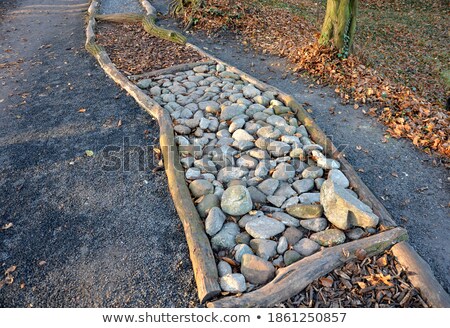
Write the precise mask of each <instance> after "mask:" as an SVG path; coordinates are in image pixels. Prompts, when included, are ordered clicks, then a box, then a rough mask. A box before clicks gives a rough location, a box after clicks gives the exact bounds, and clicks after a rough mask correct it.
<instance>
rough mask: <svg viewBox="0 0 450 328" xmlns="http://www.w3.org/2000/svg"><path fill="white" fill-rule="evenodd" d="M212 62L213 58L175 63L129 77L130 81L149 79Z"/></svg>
mask: <svg viewBox="0 0 450 328" xmlns="http://www.w3.org/2000/svg"><path fill="white" fill-rule="evenodd" d="M212 64H214V62H213V61H212V60H208V61H202V62H195V63H185V64H179V65H174V66H170V67H167V68H162V69H158V70H156V71H151V72H146V73H142V74H137V75H129V76H128V79H129V80H130V81H138V80H141V79H148V78H151V77H155V76H160V75H166V74H173V73H177V72H182V71H188V70H190V69H193V68H194V67H196V66H199V65H212Z"/></svg>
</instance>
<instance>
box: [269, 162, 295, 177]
mask: <svg viewBox="0 0 450 328" xmlns="http://www.w3.org/2000/svg"><path fill="white" fill-rule="evenodd" d="M294 177H295V169H294V167H293V166H292V165H291V164H288V163H285V162H283V163H280V164H278V165H277V167H276V168H275V171H274V172H273V173H272V178H273V179H277V180H280V181H286V180H289V179H293V178H294Z"/></svg>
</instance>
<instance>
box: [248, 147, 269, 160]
mask: <svg viewBox="0 0 450 328" xmlns="http://www.w3.org/2000/svg"><path fill="white" fill-rule="evenodd" d="M248 154H249V155H250V156H251V157H254V158H257V159H259V160H267V159H269V157H270V156H269V154H268V153H267V151H265V150H262V149H251V150H250V151H249V152H248Z"/></svg>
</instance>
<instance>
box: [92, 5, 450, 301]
mask: <svg viewBox="0 0 450 328" xmlns="http://www.w3.org/2000/svg"><path fill="white" fill-rule="evenodd" d="M141 3H142V5H143V6H144V8H145V9H146V11H147V17H148V16H149V15H151V16H152V17H154V16H153V15H155V16H156V10H155V9H154V7H153V6H151V5H150V3H148V1H147V0H141ZM97 7H98V1H97V0H92V1H91V5H90V7H89V9H88V13H89V21H88V25H87V27H86V49H87V50H88V51H89V52H90V53H91V54H92V55H93V56H94V57H95V58H96V59H97V60H98V61H99V63H100V66H101V67H102V68H103V69H104V70H105V72H106V73H107V74H108V75H109V76H110V77H111V78H112V79H113V80H114V81H115V82H116V83H118V84H119V85H120V86H121V87H122V88H124V89H125V90H126V91H128V92H129V93H130V94H131V95H132V96H133V97H134V98H135V100H136V101H137V102H138V104H139V105H140V106H141V107H143V108H144V110H145V111H146V112H148V113H149V114H150V115H152V116H153V117H155V118H156V119H157V121H158V124H159V126H160V144H161V148H162V151H163V158H164V166H165V170H166V174H167V177H168V182H169V189H170V192H171V195H172V199H173V201H174V204H175V207H176V209H177V212H178V214H179V216H180V220H181V221H182V223H183V227H184V231H185V235H186V238H187V242H188V246H189V251H190V257H191V261H192V265H193V269H194V276H195V280H196V283H197V290H198V296H199V299H200V302H201V303H204V302H206V301H209V300H211V299H212V298H214V297H215V296H217V295H218V294H219V293H220V287H219V285H218V274H217V267H216V264H215V260H214V255H213V253H212V250H211V246H210V242H209V239H208V237H207V236H206V234H205V231H204V228H203V224H202V222H201V219H200V217H199V215H198V212H197V210H196V208H195V205H194V204H193V202H192V199H191V196H190V192H189V189H188V188H187V185H186V182H185V179H184V170H183V169H182V167H181V164H180V162H179V157H178V150H177V147H176V145H175V142H174V133H173V126H172V120H171V118H170V115H169V114H168V113H167V112H166V111H165V110H164V109H163V108H162V107H161V106H159V104H157V103H156V102H154V101H153V100H152V99H151V98H150V97H148V96H147V95H146V94H145V93H144V92H142V91H141V90H140V89H139V88H138V87H136V86H135V85H134V84H133V83H131V82H130V81H129V79H127V78H126V77H125V76H124V75H122V73H120V72H119V71H118V70H117V68H115V66H114V65H113V63H112V62H111V60H110V59H109V56H108V54H107V53H106V51H105V50H104V49H103V48H102V47H101V46H98V45H97V44H96V42H95V33H94V30H95V26H96V22H95V12H96V10H97ZM153 23H154V20H153ZM146 30H147V29H146ZM147 32H148V31H147ZM149 33H150V32H149ZM156 36H158V37H162V36H160V35H156ZM172 41H173V40H172ZM186 46H187V47H190V48H192V49H193V50H195V51H197V52H199V53H200V54H202V55H203V56H205V57H207V58H210V59H211V60H213V61H214V62H216V63H221V64H223V65H225V66H226V67H227V70H229V71H231V72H234V73H236V74H238V75H239V76H240V77H241V79H243V80H245V81H247V82H249V83H252V84H254V85H255V86H257V87H258V88H260V89H261V90H264V91H273V92H276V93H277V94H278V98H279V99H280V100H282V101H284V102H285V103H286V105H287V106H289V107H292V108H293V109H294V110H295V111H296V116H297V118H298V119H299V121H300V122H302V123H303V124H304V125H305V127H306V129H307V130H308V133H309V134H310V135H311V138H312V139H313V140H314V141H315V142H317V143H319V144H321V145H322V146H324V150H325V153H326V155H328V156H330V157H332V158H335V159H338V160H339V161H340V162H341V164H342V168H341V169H342V171H343V172H344V173H345V174H346V176H347V178H348V179H349V180H350V183H351V186H352V187H353V188H354V189H355V190H356V191H357V192H358V194H359V195H360V197H361V198H362V199H363V200H365V201H368V202H369V203H370V204H372V208H373V210H374V212H375V214H377V215H378V216H379V217H380V224H381V226H382V227H383V228H384V229H387V231H384V232H381V233H378V234H376V235H374V236H371V237H367V238H364V239H362V240H359V241H356V242H361V241H365V242H370V241H372V239H369V238H381V239H383V238H385V237H386V236H391V237H392V238H391V240H389V241H386V240H385V241H384V242H382V243H379V244H377V245H378V246H377V245H372V246H373V247H375V248H374V249H371V248H369V252H368V254H377V253H379V252H381V251H383V250H385V249H388V248H390V247H391V246H392V245H394V244H396V243H397V242H402V245H403V246H401V248H400V247H398V248H397V251H396V254H394V255H395V256H396V257H397V260H398V261H399V262H400V263H401V264H402V265H405V266H406V267H413V268H415V270H416V271H415V272H414V275H415V276H416V277H418V279H411V278H410V279H411V282H412V283H413V285H414V286H415V287H416V288H417V289H419V290H420V291H421V293H422V296H424V298H425V300H426V301H427V302H428V303H429V304H430V305H431V306H433V307H450V306H449V304H450V301H449V297H448V294H446V293H445V291H444V290H443V288H442V287H441V286H440V285H439V283H438V282H437V280H436V278H435V277H434V276H433V274H432V272H431V270H430V269H429V266H428V265H427V264H426V262H425V261H424V260H423V259H422V258H420V256H419V255H418V254H417V253H416V252H415V251H414V250H413V249H412V247H410V246H409V244H407V242H406V241H403V240H406V239H407V233H406V230H404V229H402V228H396V224H395V221H394V220H393V218H392V217H391V215H390V214H389V212H388V211H387V210H386V208H385V207H384V205H383V204H382V203H381V202H380V201H379V200H378V199H377V198H376V197H375V195H373V193H372V192H371V191H370V189H369V188H368V187H367V186H366V185H365V184H364V183H363V182H362V180H361V179H360V178H359V176H358V175H357V173H356V171H355V170H354V169H353V168H352V166H351V165H350V164H349V163H348V161H347V160H346V159H345V158H344V157H343V156H342V154H340V153H339V152H338V151H337V149H336V147H335V146H334V145H333V143H332V142H331V140H330V139H329V138H328V137H327V136H326V135H325V133H324V132H323V131H322V130H321V129H320V128H319V127H318V126H317V125H316V123H315V122H314V121H313V120H312V118H311V117H310V116H309V114H308V113H307V112H306V110H305V109H304V108H303V106H302V105H301V104H299V103H298V102H297V101H296V100H295V99H294V98H293V97H292V96H290V95H288V94H286V93H285V92H283V91H281V90H280V89H278V88H276V87H273V86H271V85H268V84H266V83H264V82H262V81H260V80H258V79H256V78H254V77H252V76H250V75H248V74H246V73H244V72H242V71H241V70H239V69H237V68H236V67H233V66H231V65H229V64H227V63H225V62H223V61H221V60H220V59H218V58H216V57H214V56H212V55H210V54H209V53H207V52H205V51H203V50H202V49H200V48H198V47H197V46H195V45H193V44H190V43H186ZM197 64H199V63H197ZM169 71H170V68H169V69H168V70H167V71H166V72H169ZM174 71H175V70H174ZM174 71H172V72H174ZM147 74H149V77H151V76H155V75H152V72H149V73H147ZM166 74H167V73H166ZM352 243H355V242H350V243H346V244H343V245H340V246H335V247H333V248H329V249H326V250H324V251H322V252H320V253H317V254H320V255H323V252H325V251H329V253H332V251H336V250H337V249H338V248H336V247H341V248H342V249H347V247H349V246H350V245H349V244H352ZM352 245H354V244H352ZM339 249H340V248H339ZM398 249H401V251H399V250H398ZM375 251H376V252H375ZM344 253H345V252H344ZM347 253H348V252H347ZM313 256H314V255H313ZM317 256H318V257H319V255H317ZM311 257H312V256H311ZM347 257H351V256H347ZM408 258H414V259H415V262H414V264H411V263H410V262H408V260H407V259H408ZM306 259H308V258H306ZM306 259H305V260H306ZM310 260H314V258H312V259H310ZM316 260H317V259H316ZM302 261H304V260H302ZM302 261H299V262H296V263H294V264H292V265H290V266H288V267H286V268H284V269H282V270H280V274H282V273H283V272H284V271H286V272H288V273H286V274H283V276H284V277H286V276H288V275H289V276H292V274H293V273H296V271H299V270H297V267H299V266H300V264H297V263H300V262H302ZM338 262H339V263H338ZM338 262H336V263H338V264H337V266H339V264H342V263H345V262H342V257H340V258H339V261H338ZM302 263H304V262H302ZM317 263H319V262H317ZM212 264H213V265H212ZM406 264H408V265H406ZM334 268H335V267H333V268H331V269H330V270H329V271H331V270H333V269H334ZM283 270H284V271H283ZM302 270H305V269H304V268H302ZM329 271H328V272H329ZM328 272H324V273H323V274H326V273H328ZM280 274H279V275H278V276H277V277H280ZM408 276H409V275H408ZM280 280H283V279H281V278H279V279H277V278H275V279H274V280H273V281H272V282H270V283H269V284H267V285H266V286H268V285H270V284H271V283H277V282H279V281H280ZM313 280H314V279H311V280H310V281H309V283H310V282H312V281H313ZM306 285H307V284H306ZM306 285H305V286H306ZM266 286H264V287H262V288H261V289H259V290H256V291H254V292H251V293H248V294H245V295H244V296H241V297H240V298H238V297H226V298H223V299H220V300H218V301H215V302H210V303H208V306H209V307H222V306H245V300H246V298H247V297H249V295H254V294H253V293H257V292H259V293H260V294H261V293H262V292H261V291H264V290H266V289H267V288H269V287H267V288H266V289H265V287H266ZM303 288H304V287H303ZM299 291H300V290H297V292H299ZM294 294H295V293H294ZM435 295H439V297H435ZM263 296H264V297H263V298H262V299H261V300H260V301H259V302H256V303H251V304H248V305H250V306H267V304H272V305H273V304H275V303H267V302H271V301H270V299H274V298H273V297H272V295H270V294H269V295H263ZM250 297H253V296H250ZM236 299H239V301H238V302H237V303H235V302H236V301H235V300H236ZM279 301H282V300H279ZM233 304H234V305H233Z"/></svg>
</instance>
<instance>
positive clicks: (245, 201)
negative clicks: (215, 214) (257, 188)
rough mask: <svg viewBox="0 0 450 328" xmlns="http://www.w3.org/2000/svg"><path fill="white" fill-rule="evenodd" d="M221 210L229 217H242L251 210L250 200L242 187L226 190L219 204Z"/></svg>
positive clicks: (246, 191)
mask: <svg viewBox="0 0 450 328" xmlns="http://www.w3.org/2000/svg"><path fill="white" fill-rule="evenodd" d="M220 205H221V208H222V210H223V211H224V212H225V213H227V214H230V215H244V214H246V213H248V212H250V211H251V210H252V208H253V202H252V198H251V197H250V193H249V192H248V190H247V188H245V187H244V186H231V187H229V188H227V189H226V190H225V191H224V193H223V195H222V201H221V203H220Z"/></svg>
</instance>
